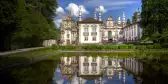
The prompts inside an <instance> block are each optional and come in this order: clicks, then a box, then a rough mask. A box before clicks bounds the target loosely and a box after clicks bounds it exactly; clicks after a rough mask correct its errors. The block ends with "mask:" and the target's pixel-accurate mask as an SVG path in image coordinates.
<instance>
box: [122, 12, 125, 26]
mask: <svg viewBox="0 0 168 84" xmlns="http://www.w3.org/2000/svg"><path fill="white" fill-rule="evenodd" d="M125 25H126V21H125V12H124V11H123V15H122V26H123V27H124V26H125Z"/></svg>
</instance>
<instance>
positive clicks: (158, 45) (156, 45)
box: [153, 44, 162, 49]
mask: <svg viewBox="0 0 168 84" xmlns="http://www.w3.org/2000/svg"><path fill="white" fill-rule="evenodd" d="M153 47H154V49H161V48H162V47H161V45H160V44H154V45H153Z"/></svg>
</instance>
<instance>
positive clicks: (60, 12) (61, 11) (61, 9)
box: [56, 7, 65, 15]
mask: <svg viewBox="0 0 168 84" xmlns="http://www.w3.org/2000/svg"><path fill="white" fill-rule="evenodd" d="M56 13H57V14H58V15H62V14H64V13H65V12H64V9H63V8H62V7H58V8H57V9H56Z"/></svg>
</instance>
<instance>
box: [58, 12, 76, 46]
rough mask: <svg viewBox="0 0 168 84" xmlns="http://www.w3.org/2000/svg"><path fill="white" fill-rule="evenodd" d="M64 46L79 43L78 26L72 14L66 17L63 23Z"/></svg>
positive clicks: (62, 37) (62, 39)
mask: <svg viewBox="0 0 168 84" xmlns="http://www.w3.org/2000/svg"><path fill="white" fill-rule="evenodd" d="M60 38H61V42H62V45H67V44H76V43H77V26H76V23H75V21H74V19H73V17H72V15H71V14H69V15H68V16H66V17H64V19H63V21H62V23H61V37H60Z"/></svg>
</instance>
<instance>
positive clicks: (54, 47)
mask: <svg viewBox="0 0 168 84" xmlns="http://www.w3.org/2000/svg"><path fill="white" fill-rule="evenodd" d="M51 48H52V49H59V47H58V46H57V45H56V44H53V45H52V46H51Z"/></svg>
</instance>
